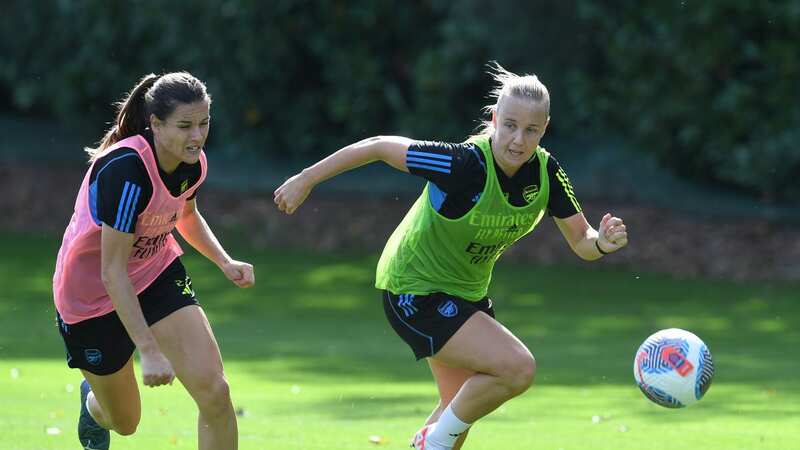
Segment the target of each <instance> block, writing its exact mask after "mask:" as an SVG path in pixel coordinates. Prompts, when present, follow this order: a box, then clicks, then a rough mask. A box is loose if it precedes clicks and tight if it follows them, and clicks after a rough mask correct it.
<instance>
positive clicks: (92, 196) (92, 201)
mask: <svg viewBox="0 0 800 450" xmlns="http://www.w3.org/2000/svg"><path fill="white" fill-rule="evenodd" d="M89 211H90V212H91V213H92V220H93V221H94V223H95V224H97V225H100V219H99V218H98V217H97V180H94V182H93V183H92V184H90V185H89Z"/></svg>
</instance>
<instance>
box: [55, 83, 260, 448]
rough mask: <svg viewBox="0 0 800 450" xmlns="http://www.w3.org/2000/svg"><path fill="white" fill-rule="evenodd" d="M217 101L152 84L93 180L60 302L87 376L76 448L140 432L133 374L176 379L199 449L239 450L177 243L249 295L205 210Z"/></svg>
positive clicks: (246, 276) (68, 251)
mask: <svg viewBox="0 0 800 450" xmlns="http://www.w3.org/2000/svg"><path fill="white" fill-rule="evenodd" d="M210 105H211V98H210V97H209V95H208V94H207V92H206V87H205V85H204V84H203V83H202V82H201V81H200V80H198V79H197V78H195V77H193V76H192V75H190V74H188V73H184V72H179V73H168V74H165V75H161V76H156V75H153V74H150V75H147V76H145V77H144V78H142V79H141V81H140V82H139V83H138V84H137V85H136V86H135V87H134V88H133V90H131V92H130V93H129V94H128V95H127V97H126V98H125V99H124V100H123V101H122V102H120V103H119V104H118V105H117V106H118V113H117V117H116V121H115V123H114V125H113V127H112V128H111V129H110V130H109V131H108V132H107V133H106V135H105V137H104V138H103V140H102V141H101V143H100V145H99V147H98V148H96V149H87V151H88V152H89V154H90V155H91V159H90V163H91V167H90V168H89V170H88V171H87V173H86V176H85V177H84V179H83V184H82V185H81V187H80V191H79V192H78V198H77V200H76V202H75V211H74V213H73V215H72V219H71V220H70V223H69V225H68V226H67V229H66V232H65V233H64V239H63V242H62V244H61V249H60V251H59V252H58V260H57V263H56V270H55V275H54V277H53V293H54V297H55V304H56V310H57V318H56V319H57V323H58V327H59V331H60V333H61V336H62V338H63V339H64V343H65V345H66V350H67V364H68V365H69V367H73V368H79V369H80V370H81V372H82V373H83V376H84V378H85V379H84V380H83V382H82V383H81V412H80V418H79V420H78V438H79V440H80V442H81V445H83V446H84V448H87V449H95V450H97V449H108V448H109V441H110V433H109V430H114V431H116V432H117V433H118V434H121V435H130V434H132V433H133V432H134V431H136V427H137V426H138V424H139V419H140V417H141V402H140V398H139V390H138V387H137V383H136V378H135V375H134V371H133V350H134V348H136V349H138V350H139V356H140V362H141V371H142V379H143V380H142V381H143V382H144V384H145V385H146V386H150V387H155V386H160V385H164V384H171V383H172V381H173V379H174V378H175V377H176V376H177V377H178V379H179V380H180V381H181V383H182V384H183V385H184V387H185V388H186V390H187V391H188V392H189V394H190V395H191V396H192V398H194V400H195V402H196V403H197V407H198V409H199V416H198V426H197V429H198V442H199V448H200V449H220V450H221V449H226V450H228V449H235V448H237V445H238V444H237V441H238V436H237V426H236V415H235V413H234V409H233V405H232V403H231V398H230V391H229V388H228V383H227V381H226V379H225V374H224V372H223V367H222V359H221V357H220V353H219V347H218V346H217V342H216V340H215V338H214V334H213V333H212V331H211V327H210V326H209V324H208V320H207V319H206V316H205V314H204V313H203V310H202V308H201V307H200V306H199V304H198V302H197V299H196V298H195V292H194V289H193V287H192V281H191V279H190V278H189V276H188V275H187V274H186V270H185V269H184V267H183V264H181V261H180V258H179V256H180V255H181V254H182V250H181V248H180V246H179V245H178V243H177V241H176V240H175V238H174V237H173V235H172V230H173V229H175V228H177V229H178V232H179V233H180V234H181V236H183V238H184V239H186V241H187V242H188V243H189V244H191V245H192V246H193V247H194V248H195V249H197V250H198V251H199V252H200V253H202V254H203V255H204V256H206V257H207V258H208V259H210V260H211V261H213V262H214V263H215V264H216V265H217V266H218V267H219V268H220V270H222V272H223V273H224V274H225V276H226V277H227V278H228V279H230V280H231V281H232V282H233V283H234V284H236V285H237V286H239V287H243V288H246V287H250V286H252V285H253V283H254V282H255V278H254V274H253V267H252V266H251V265H250V264H247V263H244V262H240V261H236V260H234V259H232V258H231V257H230V256H228V254H227V253H226V252H225V250H224V249H223V247H222V246H221V245H220V243H219V242H218V241H217V239H216V237H215V236H214V233H213V232H212V231H211V229H210V228H209V227H208V224H206V221H205V220H204V219H203V216H202V215H201V214H200V211H199V210H198V209H197V200H196V195H197V190H198V188H199V187H200V185H201V184H202V183H203V180H204V179H205V177H206V157H205V154H204V153H203V146H204V144H205V141H206V137H207V136H208V128H209V120H210V117H209V107H210Z"/></svg>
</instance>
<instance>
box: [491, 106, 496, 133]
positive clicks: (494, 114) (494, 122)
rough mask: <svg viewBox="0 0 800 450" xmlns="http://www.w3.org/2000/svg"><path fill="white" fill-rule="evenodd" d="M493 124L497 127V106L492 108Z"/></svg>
mask: <svg viewBox="0 0 800 450" xmlns="http://www.w3.org/2000/svg"><path fill="white" fill-rule="evenodd" d="M492 126H493V127H494V128H495V129H497V107H494V108H492Z"/></svg>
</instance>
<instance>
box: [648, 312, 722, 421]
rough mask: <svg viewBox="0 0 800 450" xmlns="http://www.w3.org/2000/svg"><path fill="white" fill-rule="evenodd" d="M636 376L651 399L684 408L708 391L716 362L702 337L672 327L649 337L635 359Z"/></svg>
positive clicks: (672, 406) (670, 406)
mask: <svg viewBox="0 0 800 450" xmlns="http://www.w3.org/2000/svg"><path fill="white" fill-rule="evenodd" d="M633 376H634V378H635V379H636V384H638V385H639V389H641V390H642V392H643V393H644V395H645V396H647V398H648V399H650V400H652V401H653V402H655V403H656V404H658V405H661V406H664V407H667V408H683V407H685V406H689V405H691V404H692V403H695V402H697V401H698V400H700V399H701V398H702V397H703V395H705V393H706V391H707V390H708V388H709V386H711V379H712V378H713V377H714V362H713V361H712V359H711V352H709V350H708V347H706V344H705V343H703V341H702V340H701V339H700V338H699V337H697V336H695V335H694V334H693V333H690V332H688V331H686V330H681V329H680V328H669V329H666V330H661V331H658V332H656V333H654V334H652V335H651V336H649V337H648V338H647V339H645V341H644V342H643V343H642V345H641V346H640V347H639V350H638V351H637V352H636V358H635V359H634V361H633Z"/></svg>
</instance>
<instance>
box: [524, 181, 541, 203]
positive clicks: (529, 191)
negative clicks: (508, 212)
mask: <svg viewBox="0 0 800 450" xmlns="http://www.w3.org/2000/svg"><path fill="white" fill-rule="evenodd" d="M538 193H539V186H537V185H535V184H533V185H530V186H525V189H523V190H522V198H524V199H525V201H526V202H528V203H530V202H532V201H533V199H535V198H536V195H537V194H538Z"/></svg>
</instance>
